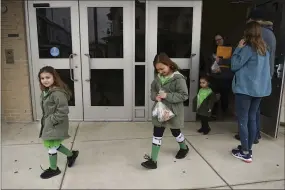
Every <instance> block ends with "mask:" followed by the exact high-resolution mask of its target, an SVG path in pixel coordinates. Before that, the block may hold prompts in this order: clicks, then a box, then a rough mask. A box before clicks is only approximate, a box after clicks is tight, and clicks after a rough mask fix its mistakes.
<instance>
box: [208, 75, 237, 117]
mask: <svg viewBox="0 0 285 190" xmlns="http://www.w3.org/2000/svg"><path fill="white" fill-rule="evenodd" d="M213 83H214V85H213V86H214V88H213V91H214V92H215V93H220V94H221V98H220V101H221V107H222V111H223V112H226V111H227V110H228V107H229V95H230V93H231V87H232V79H220V78H216V79H213ZM218 105H219V103H218V102H216V103H215V104H214V107H213V110H212V114H213V115H216V114H217V112H218Z"/></svg>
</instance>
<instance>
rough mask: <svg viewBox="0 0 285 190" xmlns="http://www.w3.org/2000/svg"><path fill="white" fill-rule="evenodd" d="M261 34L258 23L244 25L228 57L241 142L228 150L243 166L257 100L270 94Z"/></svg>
mask: <svg viewBox="0 0 285 190" xmlns="http://www.w3.org/2000/svg"><path fill="white" fill-rule="evenodd" d="M261 32H262V29H261V25H260V24H259V23H257V22H254V21H252V22H249V23H247V24H246V28H245V31H244V39H242V40H240V42H239V45H238V47H237V48H236V50H235V51H234V53H233V56H232V66H231V69H232V71H233V72H234V73H235V75H234V79H233V83H232V88H233V92H234V94H235V107H236V113H237V118H238V126H239V133H240V141H241V145H239V146H238V147H237V148H236V149H233V150H232V155H233V156H234V157H236V158H238V159H241V160H243V161H245V162H247V163H250V162H252V145H253V142H254V140H255V138H256V132H257V125H256V115H257V110H258V108H259V105H260V101H261V98H262V97H266V96H269V95H270V94H271V75H270V64H269V62H270V54H269V51H268V50H267V46H266V43H265V42H264V41H263V39H262V36H261Z"/></svg>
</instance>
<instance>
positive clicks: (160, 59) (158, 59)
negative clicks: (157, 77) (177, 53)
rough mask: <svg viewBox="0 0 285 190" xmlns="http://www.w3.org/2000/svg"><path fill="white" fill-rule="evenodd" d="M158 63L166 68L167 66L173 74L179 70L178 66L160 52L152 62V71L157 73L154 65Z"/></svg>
mask: <svg viewBox="0 0 285 190" xmlns="http://www.w3.org/2000/svg"><path fill="white" fill-rule="evenodd" d="M158 63H162V64H164V65H166V66H168V67H169V68H170V69H171V70H172V71H173V72H175V71H178V70H180V68H179V67H178V65H177V64H176V63H175V62H173V61H172V60H171V59H170V58H169V57H168V55H167V54H166V53H164V52H162V53H159V54H156V56H155V57H154V60H153V66H154V70H155V72H156V73H157V70H156V68H155V65H156V64H158Z"/></svg>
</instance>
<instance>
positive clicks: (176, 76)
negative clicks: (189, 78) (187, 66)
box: [172, 71, 186, 79]
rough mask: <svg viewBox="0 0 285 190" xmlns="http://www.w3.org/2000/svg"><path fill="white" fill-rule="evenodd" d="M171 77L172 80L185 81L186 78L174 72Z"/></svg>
mask: <svg viewBox="0 0 285 190" xmlns="http://www.w3.org/2000/svg"><path fill="white" fill-rule="evenodd" d="M172 77H173V79H181V78H183V79H186V77H185V76H184V75H182V74H181V73H180V72H179V71H175V72H174V73H173V74H172Z"/></svg>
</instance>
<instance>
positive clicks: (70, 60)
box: [69, 53, 78, 82]
mask: <svg viewBox="0 0 285 190" xmlns="http://www.w3.org/2000/svg"><path fill="white" fill-rule="evenodd" d="M76 55H77V54H76V53H72V54H70V55H69V75H70V79H71V80H72V81H73V82H74V81H78V80H77V79H74V77H73V75H72V69H73V70H74V68H72V66H71V63H72V62H73V57H74V56H76Z"/></svg>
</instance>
